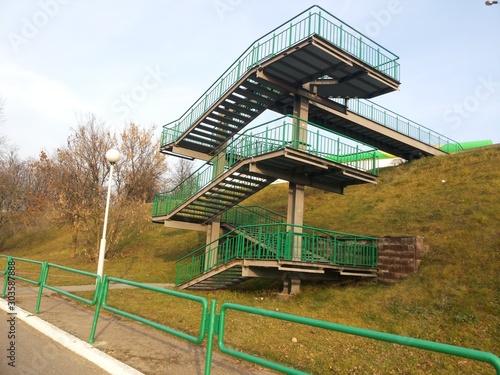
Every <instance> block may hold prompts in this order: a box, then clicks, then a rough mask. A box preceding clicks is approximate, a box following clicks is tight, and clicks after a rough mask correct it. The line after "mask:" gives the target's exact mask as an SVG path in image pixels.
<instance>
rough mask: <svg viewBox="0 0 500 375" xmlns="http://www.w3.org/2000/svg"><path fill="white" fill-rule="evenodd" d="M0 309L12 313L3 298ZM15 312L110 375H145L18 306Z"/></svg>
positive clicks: (0, 300) (32, 325)
mask: <svg viewBox="0 0 500 375" xmlns="http://www.w3.org/2000/svg"><path fill="white" fill-rule="evenodd" d="M0 309H2V310H4V311H6V312H7V313H12V312H11V311H9V309H8V303H7V301H5V300H3V299H1V298H0ZM15 312H16V317H17V318H18V319H20V320H22V321H23V322H25V323H26V324H28V325H30V326H31V327H33V328H34V329H36V330H37V331H39V332H41V333H43V334H44V335H46V336H48V337H50V338H51V339H52V340H54V341H56V342H58V343H59V344H61V345H62V346H64V347H65V348H67V349H69V350H71V351H72V352H74V353H76V354H78V355H80V356H82V357H83V358H85V359H87V360H88V361H90V362H92V363H94V364H95V365H97V366H99V367H100V368H102V369H103V370H105V371H106V372H108V373H110V374H117V375H118V374H120V375H144V374H143V373H142V372H140V371H137V370H136V369H134V368H132V367H130V366H129V365H126V364H125V363H123V362H120V361H118V360H117V359H115V358H113V357H111V356H109V355H107V354H106V353H103V352H101V351H100V350H99V349H97V348H95V347H93V346H92V345H90V344H89V343H87V342H85V341H83V340H80V339H79V338H78V337H75V336H73V335H70V334H69V333H67V332H65V331H63V330H62V329H60V328H58V327H56V326H54V325H52V324H50V323H48V322H46V321H44V320H42V319H40V318H39V317H37V316H35V315H33V314H31V313H29V312H28V311H26V310H23V309H21V308H20V307H17V306H16V310H15Z"/></svg>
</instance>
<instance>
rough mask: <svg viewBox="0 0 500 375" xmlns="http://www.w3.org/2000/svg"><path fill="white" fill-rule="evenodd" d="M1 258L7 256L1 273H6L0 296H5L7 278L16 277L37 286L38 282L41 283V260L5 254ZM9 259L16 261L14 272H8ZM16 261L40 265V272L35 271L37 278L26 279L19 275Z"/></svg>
mask: <svg viewBox="0 0 500 375" xmlns="http://www.w3.org/2000/svg"><path fill="white" fill-rule="evenodd" d="M1 257H2V258H7V264H6V267H5V271H3V272H2V274H3V275H6V277H5V279H4V284H3V288H2V297H5V292H6V289H7V280H8V279H9V278H12V279H16V280H20V281H24V282H26V283H28V284H32V285H36V286H39V285H40V283H41V278H42V270H43V264H44V263H43V262H40V261H37V260H31V259H24V258H18V257H13V256H5V255H1ZM11 261H14V262H16V265H15V269H16V271H15V274H9V268H10V266H9V263H10V262H11ZM17 262H24V263H29V264H36V265H38V266H40V272H39V273H37V274H38V279H37V280H32V279H28V278H27V277H23V276H19V275H18V274H17V272H18V271H17V269H18V265H17Z"/></svg>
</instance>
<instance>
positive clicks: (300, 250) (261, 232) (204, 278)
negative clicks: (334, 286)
mask: <svg viewBox="0 0 500 375" xmlns="http://www.w3.org/2000/svg"><path fill="white" fill-rule="evenodd" d="M221 221H222V223H223V225H224V227H225V228H226V231H227V232H226V233H225V234H224V235H223V236H222V237H221V238H219V239H218V240H217V241H216V243H209V244H207V245H205V246H203V247H201V248H199V249H197V250H195V251H194V252H192V253H190V254H188V255H186V256H185V257H183V258H181V259H180V260H179V261H178V262H177V272H176V285H177V286H178V287H179V288H181V289H191V290H210V289H226V288H229V287H232V286H235V285H238V284H239V283H241V282H243V281H246V280H248V279H249V278H252V277H267V278H279V279H282V278H285V277H286V275H287V274H289V273H290V272H293V273H295V274H300V277H301V278H302V279H322V280H324V279H338V278H339V277H342V276H357V277H374V276H375V275H376V271H377V270H376V267H377V247H376V243H375V238H372V237H363V236H357V235H352V234H346V233H340V232H333V231H327V230H323V229H318V228H312V227H308V226H300V227H299V228H298V227H296V226H293V225H290V224H287V223H285V217H284V216H281V215H278V214H276V213H273V212H271V211H269V210H264V209H262V208H260V207H255V206H251V207H247V206H236V207H234V208H232V209H231V210H228V211H227V212H226V213H225V214H224V215H223V216H222V217H221ZM250 223H252V224H250Z"/></svg>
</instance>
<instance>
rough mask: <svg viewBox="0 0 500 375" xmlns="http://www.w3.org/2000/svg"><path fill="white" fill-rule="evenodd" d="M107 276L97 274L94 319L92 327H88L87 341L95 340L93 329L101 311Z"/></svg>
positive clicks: (92, 341)
mask: <svg viewBox="0 0 500 375" xmlns="http://www.w3.org/2000/svg"><path fill="white" fill-rule="evenodd" d="M108 285H109V282H108V277H107V276H106V275H104V276H103V279H101V277H100V276H99V275H98V276H97V284H96V286H95V287H96V291H95V293H97V302H96V304H95V312H94V320H93V321H92V328H91V329H90V337H89V343H90V344H93V343H94V340H95V331H96V329H97V321H98V320H99V313H100V312H101V306H102V303H103V300H104V294H105V292H104V291H105V290H106V294H107V289H108Z"/></svg>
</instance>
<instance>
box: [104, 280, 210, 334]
mask: <svg viewBox="0 0 500 375" xmlns="http://www.w3.org/2000/svg"><path fill="white" fill-rule="evenodd" d="M110 283H114V284H121V285H127V286H130V287H133V288H139V289H142V290H148V291H152V292H156V293H160V294H164V295H168V296H171V297H176V298H180V299H185V300H189V301H193V302H197V303H199V304H200V311H201V318H200V320H199V321H200V327H199V334H198V336H193V335H190V334H188V333H186V332H182V331H178V330H175V329H173V328H170V327H167V326H165V325H163V324H159V323H157V322H154V321H152V320H150V319H146V318H144V317H141V316H138V315H135V314H132V313H130V312H127V311H125V310H122V309H119V308H116V307H112V306H109V305H108V302H107V299H108V294H109V284H110ZM102 290H103V293H102V299H101V305H100V307H102V309H104V310H106V311H109V312H112V313H113V314H116V315H119V316H123V317H125V318H128V319H132V320H135V321H136V322H140V323H142V324H145V325H147V326H150V327H153V328H155V329H158V330H160V331H163V332H166V333H169V334H171V335H174V336H176V337H179V338H181V339H184V340H187V341H189V342H192V343H194V344H201V343H202V342H203V340H204V338H205V332H206V329H207V328H206V324H207V322H208V320H207V315H208V301H207V300H206V299H205V298H203V297H198V296H194V295H191V294H186V293H181V292H177V291H175V290H170V289H165V288H158V287H155V286H152V285H146V284H141V283H137V282H134V281H129V280H124V279H117V278H114V277H108V276H104V278H103V287H102Z"/></svg>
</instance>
